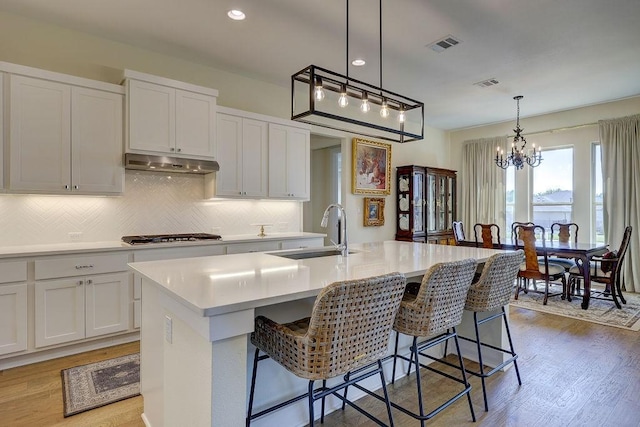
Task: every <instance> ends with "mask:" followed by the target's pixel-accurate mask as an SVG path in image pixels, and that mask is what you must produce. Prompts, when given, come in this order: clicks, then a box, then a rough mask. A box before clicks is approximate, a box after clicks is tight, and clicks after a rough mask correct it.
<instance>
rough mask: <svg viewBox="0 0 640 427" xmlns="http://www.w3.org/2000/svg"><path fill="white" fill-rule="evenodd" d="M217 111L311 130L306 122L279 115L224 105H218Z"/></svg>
mask: <svg viewBox="0 0 640 427" xmlns="http://www.w3.org/2000/svg"><path fill="white" fill-rule="evenodd" d="M218 113H223V114H227V115H230V116H238V117H243V118H246V119H253V120H260V121H263V122H267V123H273V124H278V125H284V126H289V127H295V128H300V129H304V130H309V131H310V130H311V126H309V125H308V124H306V123H300V122H294V121H293V120H289V119H283V118H280V117H274V116H267V115H265V114H259V113H253V112H251V111H244V110H238V109H235V108H230V107H225V106H222V105H218Z"/></svg>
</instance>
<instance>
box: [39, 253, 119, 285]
mask: <svg viewBox="0 0 640 427" xmlns="http://www.w3.org/2000/svg"><path fill="white" fill-rule="evenodd" d="M128 261H129V255H128V254H126V253H117V254H108V255H92V256H69V257H60V258H44V259H36V261H35V272H36V274H35V278H36V280H42V279H52V278H56V277H72V276H85V275H87V274H100V273H112V272H116V271H127V268H128V267H127V262H128Z"/></svg>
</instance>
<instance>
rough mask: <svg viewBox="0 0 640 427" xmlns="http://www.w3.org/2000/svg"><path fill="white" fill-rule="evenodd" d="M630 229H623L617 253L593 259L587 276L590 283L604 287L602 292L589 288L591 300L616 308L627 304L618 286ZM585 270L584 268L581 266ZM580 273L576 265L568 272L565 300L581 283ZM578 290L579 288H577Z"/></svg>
mask: <svg viewBox="0 0 640 427" xmlns="http://www.w3.org/2000/svg"><path fill="white" fill-rule="evenodd" d="M632 229H633V228H632V227H631V226H630V225H628V226H627V227H626V228H625V229H624V234H623V236H622V242H621V243H620V247H619V248H618V250H617V251H614V252H609V253H607V254H604V255H603V256H599V257H593V258H591V259H592V263H591V265H590V266H589V270H590V271H589V274H590V275H591V276H590V279H591V281H592V282H597V283H602V284H604V285H605V288H604V290H594V289H593V287H592V288H591V296H590V297H591V298H595V299H605V300H610V301H611V300H612V301H613V302H614V304H615V305H616V307H618V308H622V306H621V305H620V302H619V301H618V298H619V299H620V301H622V303H623V304H626V303H627V300H626V299H625V298H624V295H622V286H621V285H620V278H621V274H620V272H621V269H622V264H623V262H624V259H625V256H626V255H627V252H628V250H629V241H630V240H631V231H632ZM583 268H586V266H583ZM582 278H583V276H582V271H581V270H580V268H579V267H578V266H577V265H576V266H574V267H572V268H571V269H570V270H569V285H570V286H569V288H570V290H569V292H568V293H567V298H568V299H569V301H571V296H572V294H573V293H574V291H575V288H576V284H579V283H580V282H581V281H582ZM578 289H579V288H578Z"/></svg>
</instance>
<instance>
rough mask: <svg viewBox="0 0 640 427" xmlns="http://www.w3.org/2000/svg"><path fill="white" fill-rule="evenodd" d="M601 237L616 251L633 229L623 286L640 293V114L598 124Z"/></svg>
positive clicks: (625, 262)
mask: <svg viewBox="0 0 640 427" xmlns="http://www.w3.org/2000/svg"><path fill="white" fill-rule="evenodd" d="M598 126H599V128H600V144H601V153H602V177H603V183H604V188H603V191H604V199H603V202H602V205H603V215H604V218H603V219H604V233H605V239H606V241H607V243H609V245H610V247H611V250H614V249H617V248H618V246H620V242H621V241H622V234H623V233H624V228H625V227H626V226H627V225H631V226H632V227H633V231H632V232H631V241H630V242H629V249H628V251H629V253H628V254H627V256H626V258H625V261H624V265H623V270H622V273H623V274H622V278H623V284H624V287H625V288H626V290H627V291H629V292H640V186H639V185H638V183H639V182H640V114H637V115H634V116H629V117H623V118H619V119H614V120H600V121H599V122H598Z"/></svg>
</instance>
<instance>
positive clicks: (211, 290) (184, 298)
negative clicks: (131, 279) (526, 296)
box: [129, 241, 504, 316]
mask: <svg viewBox="0 0 640 427" xmlns="http://www.w3.org/2000/svg"><path fill="white" fill-rule="evenodd" d="M349 249H350V250H353V251H356V253H352V254H350V255H349V256H346V257H342V256H340V255H333V256H326V257H320V258H309V259H304V260H291V259H288V258H283V257H280V256H276V255H274V254H276V253H278V252H269V253H250V254H238V255H219V256H210V257H199V258H186V259H178V260H168V261H167V260H165V261H149V262H136V263H131V264H129V266H130V267H131V268H132V269H133V270H135V271H136V272H138V273H140V274H142V275H143V276H144V277H146V278H148V279H150V280H151V281H152V282H155V283H156V284H157V285H159V286H160V287H161V289H163V290H164V291H165V292H166V293H168V294H169V295H170V296H171V297H173V298H175V299H177V300H178V301H179V302H181V303H182V304H184V305H186V306H187V307H189V308H190V309H191V310H194V311H195V312H196V313H199V314H201V315H202V316H214V315H218V314H224V313H229V312H233V311H238V310H244V309H250V308H256V307H261V306H266V305H271V304H277V303H282V302H286V301H293V300H297V299H301V298H306V297H312V296H315V295H317V294H318V292H319V291H320V289H322V288H323V287H324V286H326V285H328V284H330V283H332V282H336V281H341V280H349V279H359V278H364V277H370V276H376V275H380V274H386V273H391V272H395V271H398V272H401V273H404V274H405V275H406V276H407V277H408V278H410V277H416V276H422V275H423V274H424V273H425V272H426V271H427V269H428V268H429V267H430V266H432V265H434V264H436V263H439V262H447V261H457V260H462V259H467V258H475V259H477V260H479V261H483V260H486V259H487V258H488V257H490V256H491V255H493V254H495V253H499V252H504V251H499V250H493V249H482V248H472V247H462V246H448V245H432V244H424V243H413V242H399V241H385V242H376V243H363V244H354V245H350V248H349ZM280 252H291V251H280Z"/></svg>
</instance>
